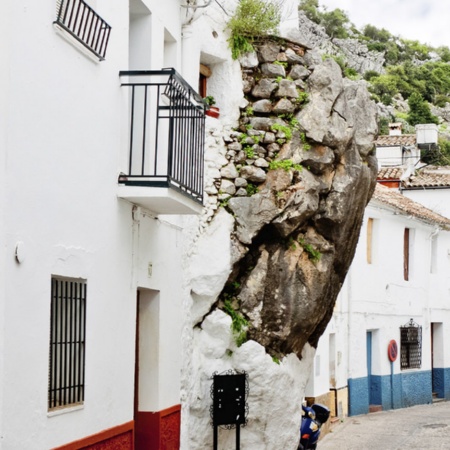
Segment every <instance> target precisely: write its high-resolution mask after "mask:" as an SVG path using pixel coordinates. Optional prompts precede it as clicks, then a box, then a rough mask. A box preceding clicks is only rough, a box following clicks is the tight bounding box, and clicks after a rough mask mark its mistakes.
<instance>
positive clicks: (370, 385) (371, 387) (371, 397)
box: [366, 331, 375, 405]
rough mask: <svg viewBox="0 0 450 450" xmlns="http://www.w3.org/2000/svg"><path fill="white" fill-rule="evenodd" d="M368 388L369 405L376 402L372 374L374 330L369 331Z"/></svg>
mask: <svg viewBox="0 0 450 450" xmlns="http://www.w3.org/2000/svg"><path fill="white" fill-rule="evenodd" d="M366 340H367V345H366V347H367V389H368V394H369V395H368V398H369V405H374V404H375V386H374V379H373V374H372V332H371V331H368V332H367V338H366Z"/></svg>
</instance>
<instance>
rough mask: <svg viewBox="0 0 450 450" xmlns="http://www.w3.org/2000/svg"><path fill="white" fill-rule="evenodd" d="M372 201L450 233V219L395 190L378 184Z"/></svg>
mask: <svg viewBox="0 0 450 450" xmlns="http://www.w3.org/2000/svg"><path fill="white" fill-rule="evenodd" d="M372 201H378V202H380V203H382V204H384V205H387V206H390V207H392V208H394V209H396V210H397V211H398V212H401V213H403V214H406V215H408V216H413V217H415V218H416V219H419V220H422V221H424V222H426V223H428V224H430V225H439V226H440V227H442V228H443V229H445V230H447V231H450V219H447V218H446V217H443V216H441V215H440V214H437V213H435V212H434V211H431V210H430V209H428V208H425V206H423V205H421V204H420V203H417V202H415V201H413V200H411V199H410V198H408V197H405V196H404V195H402V194H400V192H398V191H397V190H395V189H390V188H387V187H385V186H382V185H380V184H378V183H377V186H376V188H375V192H374V194H373V197H372Z"/></svg>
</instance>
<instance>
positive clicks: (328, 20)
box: [320, 8, 350, 39]
mask: <svg viewBox="0 0 450 450" xmlns="http://www.w3.org/2000/svg"><path fill="white" fill-rule="evenodd" d="M320 24H321V25H323V27H324V28H325V31H326V33H327V34H328V36H330V37H331V38H341V39H345V38H346V37H348V31H347V27H348V26H349V25H350V20H349V18H348V16H347V14H346V13H345V12H344V11H343V10H342V9H339V8H336V9H334V10H333V11H325V12H324V13H323V14H322V20H321V22H320Z"/></svg>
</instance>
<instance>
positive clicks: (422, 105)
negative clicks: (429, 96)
mask: <svg viewBox="0 0 450 450" xmlns="http://www.w3.org/2000/svg"><path fill="white" fill-rule="evenodd" d="M408 105H409V114H408V123H409V124H410V125H413V126H414V125H417V124H420V123H435V124H438V123H439V120H438V118H437V117H436V116H434V115H433V114H431V110H430V106H429V105H428V103H427V102H426V101H425V100H424V99H423V98H422V96H421V95H420V94H419V93H417V92H413V93H412V94H411V97H409V99H408Z"/></svg>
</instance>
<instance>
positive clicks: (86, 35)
mask: <svg viewBox="0 0 450 450" xmlns="http://www.w3.org/2000/svg"><path fill="white" fill-rule="evenodd" d="M54 23H56V24H58V25H59V26H60V27H62V28H64V29H65V30H66V31H67V32H68V33H69V34H70V35H72V36H73V37H74V38H75V39H76V40H77V41H78V42H80V43H81V44H83V45H84V46H85V47H86V48H87V49H89V50H90V51H91V52H93V53H94V54H95V55H96V56H97V57H98V58H99V59H100V60H103V59H105V54H106V48H107V46H108V41H109V35H110V32H111V27H110V26H109V25H108V24H107V23H106V22H105V21H104V20H103V19H102V18H101V17H100V16H99V15H98V14H97V13H96V12H95V11H94V10H93V9H92V8H91V7H90V6H89V5H87V4H86V3H85V2H84V1H83V0H60V1H59V3H58V12H57V17H56V20H55V22H54Z"/></svg>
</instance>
